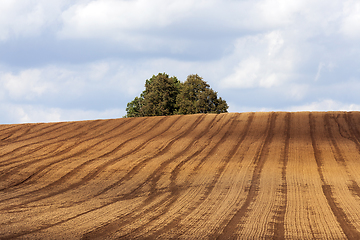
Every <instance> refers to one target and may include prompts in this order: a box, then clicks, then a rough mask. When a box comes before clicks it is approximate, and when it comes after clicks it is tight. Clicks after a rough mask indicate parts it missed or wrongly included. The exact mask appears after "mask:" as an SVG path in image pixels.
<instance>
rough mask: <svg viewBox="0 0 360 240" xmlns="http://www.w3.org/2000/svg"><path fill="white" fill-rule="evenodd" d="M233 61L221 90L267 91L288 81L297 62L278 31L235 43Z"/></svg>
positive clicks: (291, 49) (290, 47) (294, 51)
mask: <svg viewBox="0 0 360 240" xmlns="http://www.w3.org/2000/svg"><path fill="white" fill-rule="evenodd" d="M233 57H234V58H235V57H238V58H240V60H238V61H239V63H238V65H237V66H235V67H234V70H233V71H234V72H233V73H232V74H230V75H228V76H227V77H226V78H224V79H223V81H222V83H223V85H222V86H223V87H224V88H234V87H235V88H255V87H262V88H270V87H274V86H278V85H280V84H282V83H284V82H286V81H289V80H290V79H291V77H294V74H295V72H294V71H295V70H296V69H295V67H294V65H295V63H296V61H298V59H297V58H298V56H297V55H296V49H294V48H293V46H292V45H291V43H290V44H289V43H287V42H286V40H285V39H284V37H283V34H282V33H281V32H280V31H273V32H270V33H268V34H260V35H257V36H251V37H245V38H242V39H239V40H238V42H237V44H236V47H235V51H234V53H233Z"/></svg>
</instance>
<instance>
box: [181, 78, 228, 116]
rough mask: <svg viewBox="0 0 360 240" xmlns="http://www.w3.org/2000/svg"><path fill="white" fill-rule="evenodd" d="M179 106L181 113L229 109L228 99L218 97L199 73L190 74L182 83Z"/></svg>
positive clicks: (214, 111) (218, 111) (225, 110)
mask: <svg viewBox="0 0 360 240" xmlns="http://www.w3.org/2000/svg"><path fill="white" fill-rule="evenodd" d="M177 107H178V113H179V114H195V113H224V112H227V109H228V105H227V103H226V101H225V100H222V99H221V98H219V99H218V98H217V92H215V91H214V90H212V89H211V88H210V85H209V84H207V83H206V82H205V81H204V80H203V79H202V78H201V77H200V76H199V75H197V74H196V75H190V76H188V77H187V79H186V81H185V82H184V83H183V84H182V85H181V89H180V94H179V95H178V96H177Z"/></svg>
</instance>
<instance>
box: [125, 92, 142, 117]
mask: <svg viewBox="0 0 360 240" xmlns="http://www.w3.org/2000/svg"><path fill="white" fill-rule="evenodd" d="M143 101H144V97H143V96H142V95H141V96H140V97H135V99H134V100H132V101H131V102H129V103H128V104H127V107H126V113H127V114H126V116H125V117H143V116H144V115H143V113H142V112H141V107H142V105H143Z"/></svg>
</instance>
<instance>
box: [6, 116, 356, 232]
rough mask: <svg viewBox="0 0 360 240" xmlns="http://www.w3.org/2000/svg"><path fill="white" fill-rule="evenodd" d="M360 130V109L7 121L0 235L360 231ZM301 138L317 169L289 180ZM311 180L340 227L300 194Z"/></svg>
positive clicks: (295, 164)
mask: <svg viewBox="0 0 360 240" xmlns="http://www.w3.org/2000/svg"><path fill="white" fill-rule="evenodd" d="M304 116H305V118H304ZM300 118H301V119H303V120H301V121H300V122H301V124H302V125H299V126H298V125H296V124H294V123H295V122H296V121H297V119H300ZM306 119H307V120H306ZM306 121H307V122H306ZM300 127H302V128H303V131H302V130H301V129H299V128H300ZM359 129H360V113H359V112H326V113H324V112H308V113H286V112H269V113H228V114H220V115H217V114H206V115H205V114H196V115H188V116H163V117H145V118H130V119H129V118H128V119H109V120H95V121H80V122H61V123H38V124H13V125H0V239H57V238H59V239H64V238H66V239H105V238H106V239H174V238H177V239H194V238H203V239H243V238H248V239H251V238H255V237H261V238H266V239H300V238H302V237H307V238H327V239H337V238H339V236H343V237H344V238H347V239H360V232H359V229H360V216H358V213H357V212H358V211H357V209H360V187H359V182H360V180H359V177H360V174H358V172H360V164H358V162H357V160H356V159H359V158H360V130H359ZM295 132H297V133H298V134H299V133H300V135H301V134H308V135H307V137H303V136H300V135H297V134H295ZM305 139H308V140H307V142H304V141H305ZM297 143H299V146H302V148H301V149H303V150H302V151H308V152H304V153H302V156H307V155H306V154H308V155H309V156H310V157H311V156H312V158H309V159H308V160H307V162H308V163H309V164H311V161H312V163H313V165H309V166H313V167H312V169H311V171H312V172H314V173H312V174H308V173H307V172H298V173H296V174H297V175H296V176H297V177H296V178H293V177H292V175H291V174H293V173H294V172H296V171H297V170H296V169H294V167H296V166H299V167H300V169H303V170H300V169H299V171H304V169H305V167H308V166H307V165H306V166H303V165H301V159H293V157H294V156H295V157H296V155H294V154H296V153H297V152H298V151H299V149H300V148H299V149H298V145H297ZM307 146H309V147H307ZM274 147H278V149H273V148H274ZM274 154H276V155H274ZM299 161H300V162H299ZM273 164H276V166H274V167H273V168H271V169H273V170H271V171H274V172H273V173H272V172H269V169H268V168H269V167H270V165H273ZM239 174H240V175H239ZM314 174H317V175H316V176H315V175H314ZM312 178H314V179H312ZM294 179H299V181H300V182H299V183H298V184H296V182H295V183H294ZM301 179H302V180H301ZM316 179H319V180H318V181H317V180H316ZM338 179H342V180H341V181H340V180H338ZM270 180H271V181H270ZM267 181H269V182H267ZM289 181H290V182H289ZM307 184H312V185H310V186H311V187H312V188H311V189H315V190H316V191H317V192H315V193H314V194H317V195H319V196H322V197H321V198H318V201H320V202H319V203H316V204H322V205H323V206H324V205H325V206H327V207H324V208H323V209H322V210H321V211H325V210H326V209H329V210H328V212H327V214H328V216H333V219H334V220H331V219H328V221H329V222H328V224H329V227H330V226H335V225H336V224H338V225H337V226H339V227H338V229H334V228H333V229H332V230H331V232H329V233H326V228H327V225H326V224H327V223H326V221H323V220H322V219H318V220H316V221H315V219H314V217H316V209H314V208H313V207H312V206H317V205H316V204H314V205H313V204H312V203H311V202H302V201H306V199H305V198H304V200H302V198H299V199H294V196H298V195H296V194H302V193H303V194H308V193H307V192H306V191H307V190H306V189H307V188H308V187H309V186H308V185H307ZM269 189H273V190H271V191H270V190H269ZM304 191H305V192H304ZM289 193H291V195H289ZM294 194H295V195H294ZM300 196H301V195H300ZM267 197H268V198H269V199H268V201H269V203H270V204H269V203H268V202H266V201H267ZM255 206H268V208H267V209H266V213H265V212H264V214H269V216H268V217H265V218H261V219H263V220H261V224H262V226H261V228H262V229H265V230H264V231H263V232H261V231H260V232H256V231H253V230H249V229H250V228H249V227H250V226H251V224H253V225H255V226H256V224H259V223H260V222H256V221H254V219H257V218H256V217H254V216H252V214H254V213H256V212H257V214H259V213H258V212H259V211H255V210H256V209H254V207H255ZM324 209H325V210H324ZM291 211H300V213H301V214H302V215H299V216H304V218H302V219H297V218H292V220H291V221H292V222H290V223H289V219H288V217H289V216H297V215H296V214H294V213H293V212H291ZM260 214H261V213H260ZM259 217H260V216H259ZM264 219H265V220H264ZM251 221H254V222H251ZM330 221H333V222H330ZM317 222H319V223H320V222H321V224H323V225H321V226H320V225H318V224H315V223H317ZM324 224H325V225H324ZM331 224H332V225H331ZM334 224H335V225H334ZM247 228H249V229H247ZM301 229H303V232H302V231H301ZM306 229H311V232H308V233H306V232H304V231H307V230H306ZM324 229H325V230H324ZM299 230H300V231H299ZM308 231H310V230H308ZM324 231H325V232H324ZM245 233H246V234H248V235H244V234H245ZM252 234H254V235H252ZM259 234H260V235H259ZM321 234H324V235H321Z"/></svg>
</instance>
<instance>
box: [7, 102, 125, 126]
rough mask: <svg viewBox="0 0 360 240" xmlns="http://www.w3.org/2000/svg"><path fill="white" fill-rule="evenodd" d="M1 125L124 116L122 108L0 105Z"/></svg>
mask: <svg viewBox="0 0 360 240" xmlns="http://www.w3.org/2000/svg"><path fill="white" fill-rule="evenodd" d="M0 111H1V112H2V117H1V119H0V121H1V122H2V123H37V122H61V121H74V120H95V119H110V118H121V117H122V116H124V115H125V114H126V112H125V109H123V108H112V109H103V110H101V111H96V110H83V109H61V108H51V107H44V106H41V105H29V104H0Z"/></svg>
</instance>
